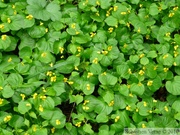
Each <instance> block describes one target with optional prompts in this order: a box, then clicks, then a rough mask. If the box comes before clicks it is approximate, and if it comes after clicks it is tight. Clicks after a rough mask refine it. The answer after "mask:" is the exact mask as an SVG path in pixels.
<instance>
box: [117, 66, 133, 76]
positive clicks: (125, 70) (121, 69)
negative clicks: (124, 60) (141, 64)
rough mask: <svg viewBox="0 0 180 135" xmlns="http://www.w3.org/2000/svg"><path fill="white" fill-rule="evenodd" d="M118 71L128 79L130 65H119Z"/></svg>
mask: <svg viewBox="0 0 180 135" xmlns="http://www.w3.org/2000/svg"><path fill="white" fill-rule="evenodd" d="M116 70H117V73H118V74H119V75H120V76H121V77H122V78H126V79H128V78H129V76H130V74H129V73H128V70H129V66H128V65H127V64H122V65H118V66H117V67H116Z"/></svg>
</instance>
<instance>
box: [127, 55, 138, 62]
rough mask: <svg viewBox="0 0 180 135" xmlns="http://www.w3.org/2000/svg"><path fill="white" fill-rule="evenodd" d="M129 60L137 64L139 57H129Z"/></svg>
mask: <svg viewBox="0 0 180 135" xmlns="http://www.w3.org/2000/svg"><path fill="white" fill-rule="evenodd" d="M129 59H130V61H131V62H132V63H137V62H138V60H139V57H138V55H130V58H129Z"/></svg>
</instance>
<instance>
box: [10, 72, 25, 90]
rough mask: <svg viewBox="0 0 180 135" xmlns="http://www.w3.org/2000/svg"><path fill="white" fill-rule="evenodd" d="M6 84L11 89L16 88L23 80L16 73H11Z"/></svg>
mask: <svg viewBox="0 0 180 135" xmlns="http://www.w3.org/2000/svg"><path fill="white" fill-rule="evenodd" d="M7 82H8V83H9V84H10V85H11V86H12V87H18V86H21V84H22V83H23V78H22V76H21V75H20V74H18V73H11V74H10V75H9V76H8V78H7Z"/></svg>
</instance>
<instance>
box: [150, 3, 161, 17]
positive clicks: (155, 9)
mask: <svg viewBox="0 0 180 135" xmlns="http://www.w3.org/2000/svg"><path fill="white" fill-rule="evenodd" d="M158 13H159V10H158V6H157V5H156V4H155V3H152V4H151V5H150V7H149V14H150V15H152V16H154V15H157V14H158Z"/></svg>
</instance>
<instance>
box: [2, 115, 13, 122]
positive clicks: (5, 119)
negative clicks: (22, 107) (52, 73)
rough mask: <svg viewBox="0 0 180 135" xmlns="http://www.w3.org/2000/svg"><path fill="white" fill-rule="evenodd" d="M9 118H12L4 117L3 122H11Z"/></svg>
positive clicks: (9, 116)
mask: <svg viewBox="0 0 180 135" xmlns="http://www.w3.org/2000/svg"><path fill="white" fill-rule="evenodd" d="M11 118H12V116H11V115H8V116H6V117H4V122H8V121H10V120H11Z"/></svg>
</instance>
